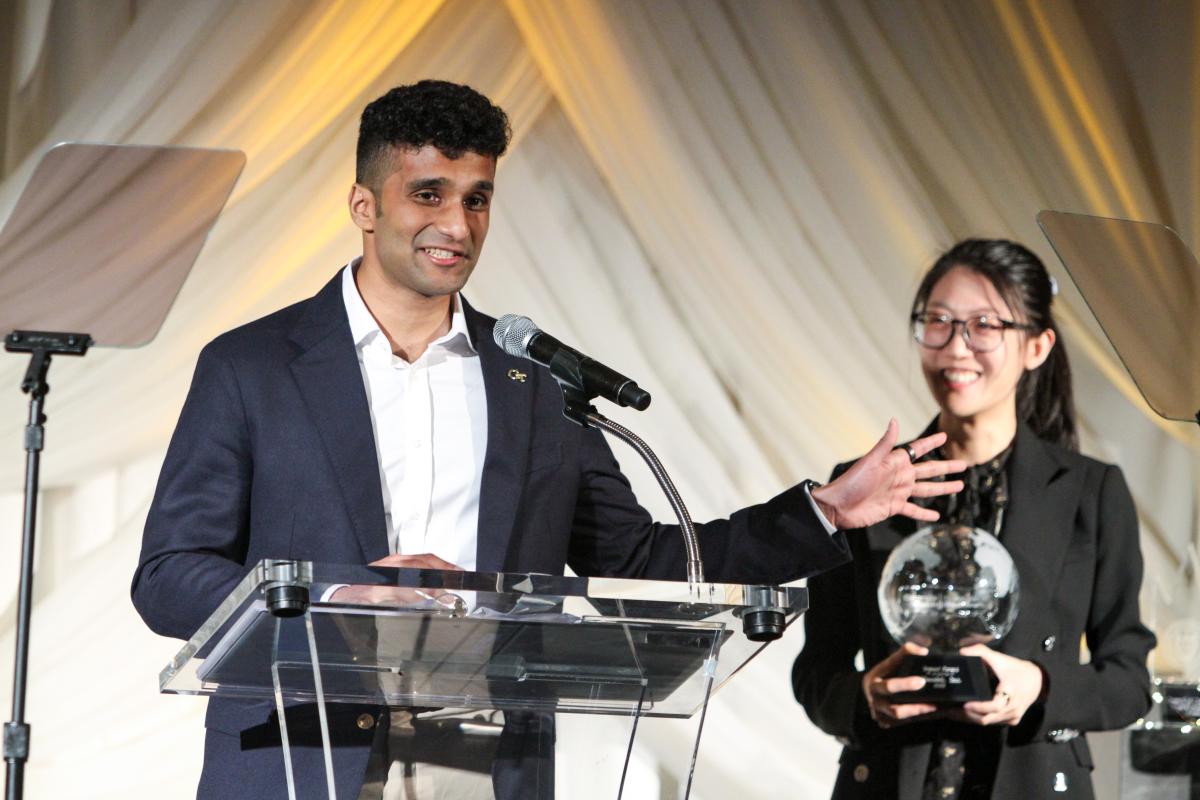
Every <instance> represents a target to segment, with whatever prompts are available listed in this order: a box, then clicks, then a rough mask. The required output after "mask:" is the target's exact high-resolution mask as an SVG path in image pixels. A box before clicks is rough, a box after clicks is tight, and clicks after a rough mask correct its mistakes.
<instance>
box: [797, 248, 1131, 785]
mask: <svg viewBox="0 0 1200 800" xmlns="http://www.w3.org/2000/svg"><path fill="white" fill-rule="evenodd" d="M1054 293H1055V286H1054V283H1053V281H1052V280H1051V278H1050V277H1049V275H1048V274H1047V273H1046V269H1045V267H1044V266H1043V265H1042V263H1041V262H1040V261H1039V260H1038V258H1037V257H1036V256H1035V255H1034V254H1033V253H1031V252H1030V251H1029V250H1027V249H1025V248H1024V247H1022V246H1021V245H1019V244H1015V243H1013V242H1008V241H1002V240H980V239H970V240H966V241H963V242H960V243H959V244H957V245H955V246H954V247H953V248H952V249H951V250H949V251H948V252H946V253H945V254H944V255H943V256H942V257H941V258H939V259H938V260H937V262H936V263H935V264H934V265H933V267H932V268H931V269H930V270H929V272H928V273H927V274H926V275H925V278H924V280H923V281H922V282H921V286H920V288H919V289H918V290H917V295H916V298H915V299H914V300H913V307H912V329H913V335H914V337H915V338H916V340H917V342H918V344H919V349H920V356H921V367H922V371H923V373H924V375H925V380H926V382H927V383H928V385H929V390H930V393H931V394H932V395H933V398H934V400H935V401H936V402H937V405H938V408H939V413H938V416H937V419H935V420H934V422H933V423H932V424H931V425H930V428H929V431H928V432H927V433H932V432H934V431H942V432H944V433H946V434H947V436H948V438H947V442H946V444H945V445H943V447H942V448H941V454H940V455H939V456H938V457H942V458H958V459H963V460H965V461H966V463H967V464H969V465H972V466H970V467H969V468H968V469H967V472H966V473H965V474H964V475H963V476H961V477H963V478H964V479H965V488H964V489H963V491H962V492H960V493H959V494H957V495H952V496H948V497H942V498H937V499H935V500H934V501H932V507H933V508H935V509H936V510H938V511H939V513H940V514H941V515H942V518H943V519H944V520H945V521H948V522H956V523H966V524H970V525H973V526H975V527H980V528H983V529H985V530H988V531H989V532H993V533H995V534H996V535H997V536H998V537H999V539H1000V541H1001V542H1002V543H1003V544H1004V545H1005V547H1006V548H1007V549H1008V551H1009V553H1010V554H1011V555H1012V557H1013V560H1014V561H1015V563H1016V565H1017V569H1018V571H1019V575H1020V580H1021V596H1020V610H1019V615H1018V617H1017V620H1016V623H1015V625H1014V626H1013V629H1012V631H1011V632H1010V633H1009V634H1008V636H1007V637H1005V638H1004V639H1003V640H1002V641H1001V642H999V643H994V645H993V646H992V647H988V646H984V645H975V646H973V647H969V648H965V649H964V650H963V651H962V652H963V653H964V654H971V655H978V656H980V657H981V658H983V660H984V662H985V664H986V665H987V667H988V668H989V670H990V671H991V672H992V673H993V674H994V676H995V678H996V679H997V681H998V683H997V687H996V692H995V695H994V696H993V697H992V698H991V699H989V700H985V701H978V702H971V703H966V704H964V705H962V706H959V707H954V708H941V709H939V708H937V707H936V706H933V705H928V704H924V703H911V702H910V703H894V702H891V700H890V696H891V695H892V694H895V693H897V692H902V691H909V690H913V689H916V688H919V687H920V685H921V683H922V679H921V678H919V677H908V678H902V677H895V676H894V673H895V671H896V669H897V667H898V666H899V662H900V660H901V658H902V657H903V655H904V654H905V652H911V653H922V652H924V651H923V650H922V649H921V648H919V647H917V646H916V645H913V644H907V645H905V647H904V648H903V649H901V650H897V648H896V643H895V642H894V641H893V640H892V639H891V637H890V636H889V635H888V633H887V631H886V630H885V628H884V625H883V621H882V619H881V618H880V615H879V609H878V606H877V604H876V587H877V586H878V584H879V578H880V572H881V570H882V568H883V563H884V561H885V560H886V559H887V556H888V554H889V552H890V551H891V549H892V548H893V547H894V546H895V545H896V544H897V543H899V542H900V541H901V540H902V539H904V537H906V536H908V535H909V534H911V533H912V532H913V531H914V530H916V528H917V523H914V522H913V521H912V520H908V519H901V518H896V519H891V520H887V521H886V522H883V523H880V524H878V525H872V526H871V527H869V528H865V529H861V530H858V531H850V532H848V533H847V539H848V541H849V542H850V546H851V549H852V551H853V555H854V560H853V562H852V563H851V564H847V565H845V566H843V567H839V568H838V569H836V570H833V571H830V572H826V573H824V574H822V575H820V576H819V577H816V578H812V579H810V581H809V584H808V586H809V592H810V606H811V610H810V611H809V612H808V613H807V614H806V615H805V630H806V633H807V637H806V645H805V648H804V650H803V652H802V653H801V654H800V657H799V658H797V659H796V664H795V667H794V668H793V670H792V681H793V687H794V689H795V692H796V698H797V699H798V700H799V701H800V702H801V703H802V704H803V705H804V708H805V710H806V711H807V712H808V715H809V717H810V718H811V719H812V720H813V722H815V723H816V724H817V725H818V726H820V727H821V728H822V729H823V730H825V731H826V732H827V733H830V734H832V735H835V736H838V737H841V738H842V739H843V740H844V741H845V742H847V746H846V749H845V750H844V751H843V753H842V757H841V761H840V763H841V768H840V770H839V773H838V779H837V783H836V785H835V787H834V793H833V796H834V797H835V798H839V799H840V798H859V797H861V798H873V799H875V798H888V797H896V798H901V799H902V800H932V798H937V799H938V800H946V799H948V798H949V799H952V798H976V797H997V798H1022V799H1023V798H1034V797H1091V796H1092V787H1091V775H1090V772H1091V768H1092V762H1091V756H1090V754H1089V752H1088V747H1087V741H1086V739H1085V738H1084V737H1083V736H1082V733H1083V732H1085V731H1092V730H1106V729H1113V728H1120V727H1122V726H1124V725H1127V724H1129V723H1131V722H1133V721H1134V720H1135V719H1137V718H1138V717H1139V716H1140V715H1141V714H1142V713H1144V712H1145V710H1146V709H1147V708H1148V707H1149V704H1150V697H1149V677H1148V675H1147V672H1146V654H1147V653H1148V652H1149V651H1150V650H1151V649H1152V648H1153V647H1154V636H1153V635H1152V634H1151V633H1150V631H1149V630H1147V629H1146V628H1145V627H1144V626H1143V625H1142V624H1141V622H1140V619H1139V616H1138V599H1137V598H1138V589H1139V586H1140V585H1141V576H1142V559H1141V554H1140V552H1139V549H1138V527H1137V517H1136V514H1135V511H1134V507H1133V501H1132V498H1131V497H1130V495H1129V490H1128V489H1127V487H1126V485H1125V480H1124V478H1123V477H1122V475H1121V471H1120V470H1119V469H1118V468H1117V467H1114V466H1110V465H1107V464H1102V463H1100V462H1098V461H1095V460H1093V459H1090V458H1087V457H1085V456H1082V455H1079V454H1078V453H1077V452H1076V450H1077V441H1076V434H1075V417H1074V408H1073V404H1072V400H1071V376H1070V368H1069V366H1068V363H1067V354H1066V351H1065V350H1064V349H1063V347H1062V345H1061V342H1060V341H1059V334H1058V329H1057V327H1056V326H1055V324H1054V319H1053V317H1052V315H1051V309H1050V305H1051V301H1052V299H1053V295H1054ZM846 466H847V465H842V466H840V467H838V468H837V469H836V470H835V474H837V473H840V472H841V471H842V470H844V469H845V468H846ZM1083 636H1086V637H1087V649H1088V651H1089V652H1090V662H1089V663H1087V664H1080V663H1079V662H1080V639H1081V637H1083ZM860 652H861V653H862V659H863V660H862V662H861V666H862V667H863V668H861V669H860V668H856V664H855V659H856V656H857V655H858V654H859V653H860Z"/></svg>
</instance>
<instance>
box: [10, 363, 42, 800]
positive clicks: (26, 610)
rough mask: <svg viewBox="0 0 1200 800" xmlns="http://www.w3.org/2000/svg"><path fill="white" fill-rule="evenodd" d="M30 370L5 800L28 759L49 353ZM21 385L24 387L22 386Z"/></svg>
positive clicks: (19, 786) (21, 786) (14, 797)
mask: <svg viewBox="0 0 1200 800" xmlns="http://www.w3.org/2000/svg"><path fill="white" fill-rule="evenodd" d="M33 359H34V362H37V361H39V359H44V363H39V364H36V366H35V364H33V363H31V364H30V371H31V372H33V371H35V370H36V371H37V372H38V373H39V374H38V380H37V381H36V383H35V385H33V386H31V387H30V389H29V424H28V425H26V426H25V529H24V532H23V535H22V537H21V578H20V585H19V590H18V595H17V642H16V645H17V646H16V654H15V656H14V663H13V697H12V720H11V721H10V722H9V723H8V724H6V725H5V726H4V760H5V762H7V775H6V779H5V793H6V797H7V800H19V798H21V797H22V796H23V795H24V790H25V762H26V761H27V760H28V759H29V725H28V724H27V723H26V722H25V686H26V679H27V673H28V665H29V617H30V613H31V611H32V608H33V542H34V538H33V534H34V530H35V529H36V527H37V497H38V471H39V468H40V466H41V453H42V446H43V444H44V443H45V433H46V429H45V422H46V417H45V415H44V414H43V413H42V406H43V404H44V402H45V397H46V392H47V391H49V387H48V386H46V383H45V377H46V370H47V369H49V367H50V354H49V353H45V352H39V353H34V355H33ZM23 388H24V387H23Z"/></svg>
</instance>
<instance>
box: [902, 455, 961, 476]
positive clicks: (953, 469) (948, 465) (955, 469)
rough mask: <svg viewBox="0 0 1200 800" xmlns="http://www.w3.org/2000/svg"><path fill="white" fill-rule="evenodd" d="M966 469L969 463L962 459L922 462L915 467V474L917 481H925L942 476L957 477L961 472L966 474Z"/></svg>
mask: <svg viewBox="0 0 1200 800" xmlns="http://www.w3.org/2000/svg"><path fill="white" fill-rule="evenodd" d="M966 469H967V462H965V461H963V460H962V459H954V460H951V461H922V462H921V463H919V464H917V465H916V466H914V467H913V474H914V475H916V476H917V480H919V481H924V480H929V479H930V478H938V477H941V476H942V475H957V474H958V473H960V472H965V471H966Z"/></svg>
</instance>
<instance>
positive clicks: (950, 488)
mask: <svg viewBox="0 0 1200 800" xmlns="http://www.w3.org/2000/svg"><path fill="white" fill-rule="evenodd" d="M962 489H963V482H962V481H918V482H917V483H914V484H913V488H912V491H911V492H909V495H908V496H909V497H940V496H941V495H944V494H957V493H958V492H961V491H962Z"/></svg>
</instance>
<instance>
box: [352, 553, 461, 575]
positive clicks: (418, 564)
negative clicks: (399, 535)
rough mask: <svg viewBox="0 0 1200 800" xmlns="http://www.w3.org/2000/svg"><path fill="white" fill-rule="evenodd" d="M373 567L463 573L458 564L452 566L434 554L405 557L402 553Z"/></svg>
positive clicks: (373, 564)
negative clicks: (441, 570)
mask: <svg viewBox="0 0 1200 800" xmlns="http://www.w3.org/2000/svg"><path fill="white" fill-rule="evenodd" d="M371 566H372V567H406V568H408V569H443V570H447V569H448V570H457V571H459V572H461V571H462V567H460V566H458V565H457V564H451V563H450V562H449V561H447V560H446V559H444V558H440V557H438V556H435V555H434V554H433V553H418V554H415V555H403V554H401V553H393V554H392V555H390V556H385V557H384V558H381V559H379V560H378V561H372V562H371Z"/></svg>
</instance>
